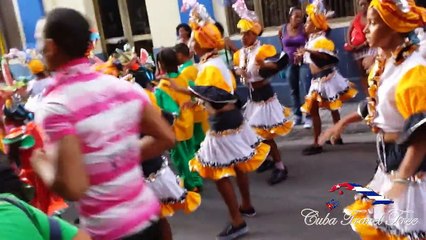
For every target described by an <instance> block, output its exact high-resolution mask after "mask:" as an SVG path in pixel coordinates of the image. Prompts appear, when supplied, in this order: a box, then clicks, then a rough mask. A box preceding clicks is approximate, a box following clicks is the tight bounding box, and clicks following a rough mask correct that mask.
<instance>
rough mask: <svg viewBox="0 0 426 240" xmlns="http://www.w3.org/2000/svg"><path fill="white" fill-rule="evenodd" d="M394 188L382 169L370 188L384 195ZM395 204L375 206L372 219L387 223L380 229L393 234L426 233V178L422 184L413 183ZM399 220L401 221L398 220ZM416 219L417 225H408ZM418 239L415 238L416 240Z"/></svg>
mask: <svg viewBox="0 0 426 240" xmlns="http://www.w3.org/2000/svg"><path fill="white" fill-rule="evenodd" d="M391 186H392V181H391V178H390V175H389V174H386V173H385V172H384V171H383V170H382V169H381V168H380V167H379V168H378V170H377V172H376V174H375V175H374V178H373V180H372V181H371V182H370V184H369V185H368V187H369V188H371V189H372V190H374V191H375V192H377V193H379V194H380V195H384V194H385V193H386V192H387V191H389V189H390V188H391ZM392 200H393V201H394V203H393V204H390V205H375V206H374V207H373V212H372V217H373V218H374V219H375V220H381V221H380V222H382V223H386V224H382V225H381V226H379V228H380V229H382V230H384V231H386V232H390V233H392V234H409V235H411V236H419V235H421V234H424V233H425V232H426V206H425V203H426V177H424V178H423V180H422V181H421V182H411V183H409V184H408V186H407V190H406V191H405V192H404V193H403V194H402V195H401V197H399V198H398V199H392ZM398 218H399V219H398ZM414 219H416V220H417V221H418V223H417V224H412V223H413V222H411V223H410V224H407V222H408V221H410V220H414ZM415 238H416V237H413V239H415Z"/></svg>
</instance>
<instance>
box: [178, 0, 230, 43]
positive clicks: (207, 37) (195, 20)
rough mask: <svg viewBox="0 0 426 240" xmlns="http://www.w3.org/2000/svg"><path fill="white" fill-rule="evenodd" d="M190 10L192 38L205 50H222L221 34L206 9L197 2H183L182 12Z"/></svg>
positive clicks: (189, 0) (191, 0)
mask: <svg viewBox="0 0 426 240" xmlns="http://www.w3.org/2000/svg"><path fill="white" fill-rule="evenodd" d="M188 9H191V12H190V19H189V25H190V26H191V28H192V34H193V35H192V37H193V38H194V39H195V41H197V43H198V44H200V46H201V48H205V49H222V48H223V47H224V45H225V42H224V39H223V37H222V34H221V32H220V31H219V29H218V28H217V27H216V25H215V21H214V20H213V19H212V18H211V17H210V15H209V13H208V12H207V9H206V7H205V6H204V5H203V4H200V3H198V1H197V0H184V1H183V6H182V9H181V10H182V12H185V11H187V10H188Z"/></svg>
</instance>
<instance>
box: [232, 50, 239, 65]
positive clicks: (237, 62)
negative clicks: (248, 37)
mask: <svg viewBox="0 0 426 240" xmlns="http://www.w3.org/2000/svg"><path fill="white" fill-rule="evenodd" d="M240 51H241V50H238V51H236V52H235V53H234V58H233V61H234V66H235V67H239V66H240Z"/></svg>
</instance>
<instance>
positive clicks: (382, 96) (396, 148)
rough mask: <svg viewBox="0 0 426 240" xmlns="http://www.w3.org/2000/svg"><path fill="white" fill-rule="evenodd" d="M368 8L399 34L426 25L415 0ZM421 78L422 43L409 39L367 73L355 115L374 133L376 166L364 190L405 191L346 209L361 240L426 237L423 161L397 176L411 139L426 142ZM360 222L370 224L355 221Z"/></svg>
mask: <svg viewBox="0 0 426 240" xmlns="http://www.w3.org/2000/svg"><path fill="white" fill-rule="evenodd" d="M370 8H374V9H375V10H376V11H377V12H378V13H379V15H380V16H381V18H382V19H383V21H384V22H385V24H386V25H388V26H389V27H390V28H391V29H393V30H394V31H396V32H399V33H410V32H413V31H414V29H416V28H417V27H424V26H425V22H426V9H424V8H420V7H417V6H416V5H415V3H414V1H413V0H405V1H383V0H382V1H380V0H373V1H372V2H371V4H370ZM425 76H426V48H425V42H424V39H423V40H422V41H421V42H420V43H414V42H413V41H411V40H408V39H407V40H406V42H405V43H404V44H402V45H401V46H399V47H398V48H397V49H395V51H394V52H393V53H392V56H391V57H389V58H388V59H385V58H383V57H378V58H377V60H376V63H375V65H374V66H373V69H372V71H371V72H370V75H369V79H368V81H369V98H368V99H367V101H365V102H364V103H362V104H360V107H359V114H360V116H361V117H363V118H364V119H365V120H366V121H367V123H368V124H369V125H370V126H371V127H372V129H373V131H374V132H376V133H377V153H378V160H379V167H378V169H377V172H376V174H375V176H374V178H373V180H372V181H371V182H370V183H369V184H368V186H367V187H368V188H371V189H372V190H374V191H375V192H377V193H379V194H381V195H383V194H385V193H387V192H388V191H389V190H390V189H391V187H392V186H393V184H404V185H405V187H406V189H405V190H404V192H403V193H401V194H400V196H399V197H397V198H396V199H392V200H393V201H394V203H393V204H390V205H387V206H384V205H373V204H372V202H371V201H369V200H366V199H362V198H361V199H357V200H356V201H355V203H354V204H352V205H351V206H349V207H347V208H346V209H345V213H346V214H348V215H351V216H353V217H354V220H353V222H352V228H353V229H354V230H355V231H356V232H358V233H359V234H360V236H361V238H362V239H375V240H381V239H393V240H409V239H425V238H426V210H425V208H424V203H425V201H426V174H425V172H426V157H425V158H424V159H423V161H422V163H421V165H420V167H419V168H418V170H417V172H416V173H415V174H414V175H413V176H411V177H409V178H408V179H400V178H398V176H397V175H398V172H397V170H398V169H399V168H400V166H401V163H402V161H403V159H404V158H405V155H406V152H407V148H408V147H409V146H410V145H411V144H412V143H413V140H414V139H415V138H418V137H421V138H423V139H424V136H425V135H426V131H425V127H426V96H425V92H426V77H425ZM362 218H366V219H368V220H370V221H368V222H366V221H363V222H360V221H357V220H358V219H362ZM397 218H400V219H401V218H402V219H405V220H411V221H413V220H415V221H416V222H415V223H413V222H411V223H409V222H407V221H398V219H397Z"/></svg>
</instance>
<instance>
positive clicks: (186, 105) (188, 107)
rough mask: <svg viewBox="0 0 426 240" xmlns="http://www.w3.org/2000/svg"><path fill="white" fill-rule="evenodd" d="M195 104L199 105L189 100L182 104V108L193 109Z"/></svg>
mask: <svg viewBox="0 0 426 240" xmlns="http://www.w3.org/2000/svg"><path fill="white" fill-rule="evenodd" d="M195 105H197V103H196V102H192V101H189V102H186V103H184V104H182V106H181V108H182V109H191V108H194V107H195Z"/></svg>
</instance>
